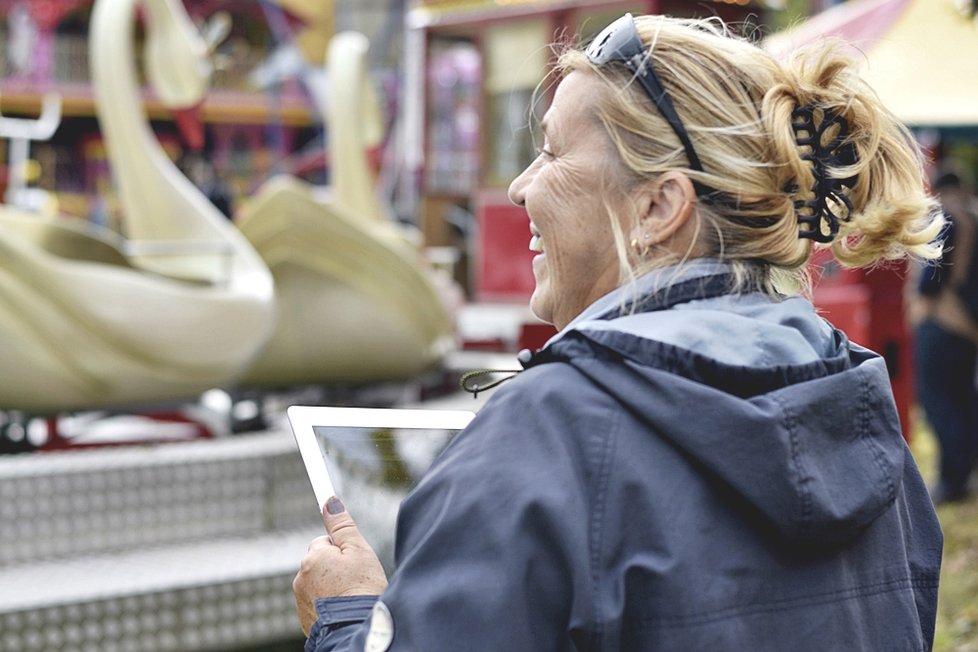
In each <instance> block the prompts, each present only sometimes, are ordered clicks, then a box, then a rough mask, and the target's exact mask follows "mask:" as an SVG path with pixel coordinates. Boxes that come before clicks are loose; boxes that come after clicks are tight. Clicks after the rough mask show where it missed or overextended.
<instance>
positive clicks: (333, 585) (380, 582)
mask: <svg viewBox="0 0 978 652" xmlns="http://www.w3.org/2000/svg"><path fill="white" fill-rule="evenodd" d="M323 525H325V526H326V533H327V534H326V536H322V537H316V538H315V539H313V540H312V543H310V544H309V551H308V552H306V555H305V557H303V558H302V563H301V564H300V565H299V572H298V574H296V576H295V579H294V580H293V581H292V591H293V593H295V608H296V611H297V612H298V614H299V622H300V623H301V625H302V632H303V633H304V634H306V635H307V636H308V635H309V629H310V628H311V627H312V625H313V623H315V622H316V607H315V605H314V603H313V601H314V600H315V599H316V598H337V597H341V596H351V595H380V594H381V593H383V591H384V589H385V588H387V575H386V574H385V573H384V568H383V566H381V564H380V560H379V559H378V558H377V554H376V553H375V552H374V551H373V549H372V548H371V547H370V544H368V543H367V542H366V541H365V540H364V538H363V536H362V535H361V534H360V530H359V529H358V528H357V525H356V523H354V522H353V518H352V517H351V516H350V514H349V513H348V512H347V511H346V508H345V507H344V506H343V503H342V502H340V499H339V498H336V497H335V496H334V497H333V498H330V499H329V500H328V501H326V505H325V507H324V508H323Z"/></svg>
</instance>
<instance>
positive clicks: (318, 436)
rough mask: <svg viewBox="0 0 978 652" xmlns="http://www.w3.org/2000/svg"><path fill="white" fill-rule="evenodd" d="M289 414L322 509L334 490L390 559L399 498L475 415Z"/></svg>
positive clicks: (316, 410)
mask: <svg viewBox="0 0 978 652" xmlns="http://www.w3.org/2000/svg"><path fill="white" fill-rule="evenodd" d="M288 417H289V422H290V424H291V425H292V430H293V433H294V434H295V438H296V442H297V444H298V446H299V452H300V454H301V455H302V460H303V463H304V464H305V467H306V473H307V475H308V476H309V481H310V484H311V485H312V488H313V492H314V494H315V497H316V502H317V504H318V505H319V508H320V510H321V509H322V507H323V505H324V504H325V503H326V501H327V500H328V499H329V498H330V497H331V496H333V495H336V496H339V497H340V498H341V500H342V501H343V503H344V505H346V508H347V509H348V510H349V511H350V513H351V515H352V516H353V517H354V518H355V519H356V521H357V524H358V526H359V527H360V530H361V532H363V534H364V537H365V538H366V539H367V541H368V542H370V543H371V545H373V546H374V549H375V550H377V552H378V554H379V555H380V556H381V559H382V561H384V562H385V565H389V564H391V563H392V559H393V540H394V530H395V524H396V519H397V511H398V508H399V506H400V502H401V500H403V499H404V497H405V496H406V495H407V494H408V492H409V491H410V490H411V489H412V488H413V487H414V486H415V485H416V484H417V483H418V481H419V480H420V479H421V477H422V476H423V475H424V473H425V472H426V471H427V470H428V467H430V466H431V463H432V462H433V461H434V460H435V458H436V457H437V456H438V454H439V453H441V451H442V450H444V448H445V447H446V446H447V445H448V444H449V442H450V441H451V440H452V439H453V438H454V437H455V435H456V434H458V432H459V431H460V430H462V429H463V428H464V427H465V426H466V425H468V423H469V421H471V420H472V418H473V417H474V414H473V413H472V412H467V411H457V410H424V409H421V410H417V409H398V408H388V409H380V408H333V407H307V406H293V407H290V408H289V410H288Z"/></svg>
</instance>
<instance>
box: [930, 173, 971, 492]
mask: <svg viewBox="0 0 978 652" xmlns="http://www.w3.org/2000/svg"><path fill="white" fill-rule="evenodd" d="M936 190H937V191H938V192H939V193H940V195H941V200H942V202H943V203H944V207H945V216H946V218H947V220H948V222H947V225H946V227H945V230H944V256H943V257H942V259H941V261H940V262H939V263H938V264H935V265H929V266H927V267H924V269H923V270H922V272H921V276H920V281H919V283H918V286H917V292H918V297H917V298H918V303H919V306H918V308H917V310H918V311H919V314H918V315H917V318H918V319H919V323H917V325H916V327H915V329H914V340H915V341H914V349H915V366H916V373H917V377H916V385H917V395H918V398H919V401H920V405H921V407H922V408H923V410H924V412H925V414H926V416H927V421H928V422H929V423H930V425H931V427H932V428H933V430H934V434H935V436H936V438H937V441H938V443H939V445H940V451H941V460H940V481H939V484H938V485H937V486H936V487H935V488H934V489H933V494H934V499H935V501H936V502H945V501H951V500H957V499H960V498H963V497H965V496H966V495H967V494H968V480H969V478H970V475H971V471H972V468H973V467H974V464H975V461H976V460H978V390H976V385H975V382H976V372H978V368H976V359H978V212H976V211H975V205H974V200H973V198H972V197H971V195H970V193H968V192H967V191H966V190H965V189H964V187H963V186H961V184H960V181H959V180H957V177H953V176H952V175H948V176H945V177H943V178H942V179H941V180H939V182H938V183H937V184H936Z"/></svg>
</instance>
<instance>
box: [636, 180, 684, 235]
mask: <svg viewBox="0 0 978 652" xmlns="http://www.w3.org/2000/svg"><path fill="white" fill-rule="evenodd" d="M695 199H696V191H695V190H694V189H693V182H692V181H691V180H690V178H689V177H688V176H686V175H685V174H683V173H682V172H679V171H678V170H669V171H668V172H663V173H662V174H660V175H659V176H658V177H656V178H655V179H654V180H652V181H650V182H649V183H648V184H646V186H645V187H644V188H643V189H642V191H641V192H640V193H639V202H640V203H639V206H638V208H639V215H638V221H637V222H636V223H635V226H634V228H633V231H632V233H631V240H632V241H637V242H638V243H641V245H642V246H643V247H646V248H647V247H651V246H654V245H661V244H663V243H666V242H668V241H669V240H671V239H672V238H674V237H675V236H676V234H677V233H679V232H680V231H681V230H682V228H683V227H684V226H685V225H686V224H687V223H688V222H689V218H690V217H691V216H692V215H693V203H694V201H695ZM689 244H690V243H683V246H684V247H687V246H688V245H689Z"/></svg>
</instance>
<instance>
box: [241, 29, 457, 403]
mask: <svg viewBox="0 0 978 652" xmlns="http://www.w3.org/2000/svg"><path fill="white" fill-rule="evenodd" d="M368 47H369V45H368V42H367V38H366V37H365V36H363V35H362V34H359V33H354V32H344V33H340V34H337V35H336V36H335V37H334V38H333V39H332V41H331V43H330V46H329V50H328V59H327V61H328V63H327V73H328V74H327V77H328V79H329V87H328V90H329V97H328V98H327V101H326V102H325V103H324V104H326V106H327V109H326V115H325V118H324V119H325V122H326V125H327V127H328V134H329V138H328V150H329V151H328V159H329V161H330V175H331V185H330V187H329V188H326V189H323V188H317V187H314V186H312V185H310V184H308V183H305V182H303V181H301V180H299V179H297V178H295V177H292V176H287V175H283V176H278V177H275V178H273V179H271V180H270V181H269V182H268V183H267V184H265V185H264V186H263V187H262V188H261V189H260V190H259V191H258V192H257V193H256V194H255V196H253V197H252V198H250V200H249V201H248V202H247V203H246V204H245V205H244V206H243V208H242V210H241V212H240V213H239V215H238V216H237V220H236V221H237V224H238V226H239V228H240V229H241V231H242V233H243V234H244V235H245V237H247V238H248V240H249V241H250V242H251V243H252V245H253V246H254V247H255V249H256V250H257V251H258V252H259V254H260V255H261V256H262V258H263V259H264V261H265V263H266V264H267V265H268V267H269V269H270V270H271V271H272V275H273V276H274V278H275V288H276V297H277V301H278V306H279V312H278V321H277V326H276V329H275V332H274V334H273V335H272V338H271V340H270V342H269V344H268V345H267V346H266V348H265V349H264V350H263V351H262V353H261V354H260V356H259V357H258V359H257V360H256V362H255V363H254V364H253V365H252V366H251V367H250V368H249V370H248V371H247V372H246V373H245V375H244V377H243V379H242V384H243V385H248V386H258V387H282V386H292V385H302V384H329V383H351V384H358V383H370V382H376V381H398V380H405V379H409V378H412V377H414V376H417V375H418V374H421V373H423V372H425V371H426V370H428V369H431V368H432V367H434V366H436V365H437V364H438V362H439V361H440V360H441V359H442V358H443V356H444V355H445V353H447V352H448V351H449V350H450V349H451V348H452V346H454V338H453V321H452V318H451V315H450V312H449V309H448V307H447V302H446V300H444V299H443V296H444V294H445V293H444V292H442V291H441V290H440V288H439V279H438V277H437V276H436V275H435V272H434V270H433V269H432V268H431V266H430V265H429V264H428V263H427V262H426V261H425V260H424V258H423V255H422V253H421V251H420V250H419V248H418V246H417V245H416V244H414V243H413V242H412V238H411V237H410V235H409V234H408V233H406V232H405V230H404V228H403V227H401V226H399V225H397V224H396V223H394V222H393V221H392V220H391V219H390V217H389V216H390V214H391V213H392V211H391V210H390V208H389V207H387V206H385V205H384V204H383V203H382V202H381V201H380V200H379V199H378V197H377V195H376V191H375V179H374V174H373V172H372V170H371V167H370V164H369V161H368V149H369V147H370V146H371V145H373V144H376V141H377V139H378V138H379V135H380V133H381V131H382V129H381V120H380V110H379V107H378V105H377V101H376V98H375V96H374V94H373V93H372V92H371V91H372V87H371V85H370V80H369V77H368V66H367V51H368Z"/></svg>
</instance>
